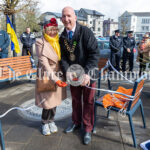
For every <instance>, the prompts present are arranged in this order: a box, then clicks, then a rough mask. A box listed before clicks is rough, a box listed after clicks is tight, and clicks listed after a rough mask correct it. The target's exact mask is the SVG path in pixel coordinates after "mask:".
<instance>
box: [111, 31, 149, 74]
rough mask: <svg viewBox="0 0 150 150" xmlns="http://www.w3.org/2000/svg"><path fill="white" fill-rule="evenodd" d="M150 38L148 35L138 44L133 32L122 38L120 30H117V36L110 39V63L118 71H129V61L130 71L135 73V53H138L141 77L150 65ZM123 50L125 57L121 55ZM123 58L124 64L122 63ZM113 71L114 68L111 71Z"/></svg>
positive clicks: (128, 32)
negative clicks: (148, 64)
mask: <svg viewBox="0 0 150 150" xmlns="http://www.w3.org/2000/svg"><path fill="white" fill-rule="evenodd" d="M149 39H150V37H149V34H148V33H146V34H145V35H144V36H143V39H142V40H141V41H140V42H139V43H136V41H135V39H134V37H133V31H127V36H125V37H122V36H120V30H115V35H113V36H111V37H110V41H109V45H110V49H111V55H110V61H111V64H112V65H113V66H114V68H115V69H116V70H117V71H120V70H122V71H123V72H125V71H127V67H126V64H127V61H129V71H130V72H133V67H134V61H135V60H134V53H135V52H136V50H137V51H138V57H137V61H139V64H140V65H139V66H140V71H139V75H141V73H142V72H144V71H145V69H146V63H150V40H149ZM121 49H123V56H122V54H121ZM121 56H122V64H121V63H120V60H121ZM110 70H112V68H111V69H110Z"/></svg>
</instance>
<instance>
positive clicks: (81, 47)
mask: <svg viewBox="0 0 150 150" xmlns="http://www.w3.org/2000/svg"><path fill="white" fill-rule="evenodd" d="M62 22H63V24H64V26H65V29H64V31H63V32H62V34H61V36H60V46H61V54H62V59H61V67H62V71H63V73H64V74H66V76H72V75H71V72H69V71H68V72H67V70H68V68H69V67H70V66H72V65H80V66H81V67H82V68H83V70H84V71H85V74H83V81H81V82H82V83H81V84H80V85H79V86H73V85H70V90H71V95H72V109H73V112H72V124H71V125H70V126H69V127H68V128H67V129H66V130H65V133H70V132H73V131H74V130H75V129H77V128H79V127H81V124H82V122H83V128H84V131H85V134H84V138H83V142H84V144H89V142H90V141H91V132H92V129H93V125H94V96H95V90H93V89H90V88H88V87H87V86H90V87H92V88H94V87H96V81H94V80H91V77H90V75H89V72H90V71H91V70H93V69H94V68H97V67H98V61H99V49H98V43H97V40H96V38H95V36H94V34H93V32H92V31H91V30H90V29H89V28H87V27H86V26H82V25H80V24H79V23H78V22H77V16H76V15H75V12H74V10H73V8H71V7H69V6H68V7H65V8H64V9H63V10H62ZM74 73H76V72H74ZM97 75H98V74H97ZM73 76H74V78H73V81H77V80H78V77H76V75H73ZM82 96H83V106H82Z"/></svg>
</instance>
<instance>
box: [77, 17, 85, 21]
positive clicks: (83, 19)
mask: <svg viewBox="0 0 150 150" xmlns="http://www.w3.org/2000/svg"><path fill="white" fill-rule="evenodd" d="M77 20H82V21H87V19H86V18H85V17H83V16H77Z"/></svg>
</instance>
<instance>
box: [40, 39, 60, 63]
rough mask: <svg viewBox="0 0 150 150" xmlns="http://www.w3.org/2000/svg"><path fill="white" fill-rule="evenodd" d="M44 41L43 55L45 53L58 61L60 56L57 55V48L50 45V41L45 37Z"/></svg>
mask: <svg viewBox="0 0 150 150" xmlns="http://www.w3.org/2000/svg"><path fill="white" fill-rule="evenodd" d="M43 42H44V45H43V51H42V55H44V56H45V57H47V58H49V59H51V60H52V61H54V62H56V63H57V61H58V56H57V54H56V52H55V50H54V49H53V47H52V46H51V45H50V43H49V42H47V41H46V40H45V39H44V38H43Z"/></svg>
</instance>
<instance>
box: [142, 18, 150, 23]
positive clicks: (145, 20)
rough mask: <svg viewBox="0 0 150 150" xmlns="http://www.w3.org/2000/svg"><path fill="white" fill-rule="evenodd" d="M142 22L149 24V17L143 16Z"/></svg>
mask: <svg viewBox="0 0 150 150" xmlns="http://www.w3.org/2000/svg"><path fill="white" fill-rule="evenodd" d="M142 24H150V19H148V18H143V19H142Z"/></svg>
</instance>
